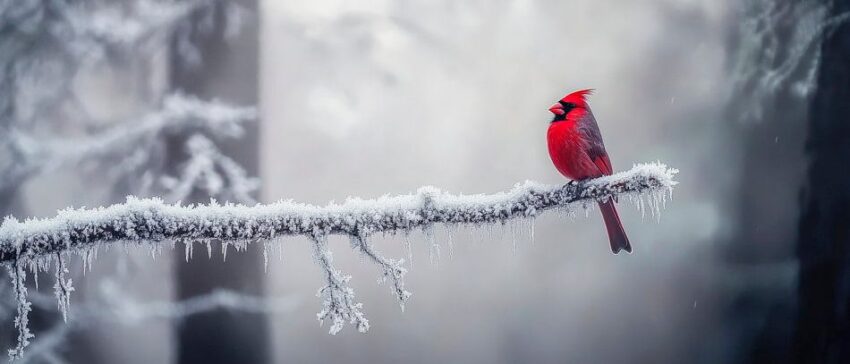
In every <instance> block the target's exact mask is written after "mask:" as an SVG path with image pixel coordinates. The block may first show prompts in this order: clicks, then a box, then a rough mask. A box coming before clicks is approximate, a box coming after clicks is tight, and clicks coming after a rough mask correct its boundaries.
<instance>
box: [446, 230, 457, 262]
mask: <svg viewBox="0 0 850 364" xmlns="http://www.w3.org/2000/svg"><path fill="white" fill-rule="evenodd" d="M446 235H447V237H446V242H447V244H448V246H449V259H450V260H452V259H454V258H455V242H454V238H453V236H452V235H454V234H453V233H452V228H451V227H449V226H447V227H446Z"/></svg>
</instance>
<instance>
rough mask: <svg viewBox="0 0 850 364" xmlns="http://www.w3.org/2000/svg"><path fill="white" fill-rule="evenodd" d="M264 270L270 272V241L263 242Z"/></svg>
mask: <svg viewBox="0 0 850 364" xmlns="http://www.w3.org/2000/svg"><path fill="white" fill-rule="evenodd" d="M263 271H264V272H266V274H268V273H269V242H267V241H264V242H263Z"/></svg>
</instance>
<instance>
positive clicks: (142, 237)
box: [0, 163, 678, 355]
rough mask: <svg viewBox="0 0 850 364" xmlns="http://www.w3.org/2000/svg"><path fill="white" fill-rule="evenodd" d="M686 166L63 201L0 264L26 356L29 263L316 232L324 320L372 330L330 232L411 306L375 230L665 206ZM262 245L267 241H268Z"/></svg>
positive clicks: (15, 230) (6, 231)
mask: <svg viewBox="0 0 850 364" xmlns="http://www.w3.org/2000/svg"><path fill="white" fill-rule="evenodd" d="M677 172H678V171H677V170H676V169H673V168H669V167H667V166H666V165H664V164H661V163H653V164H642V165H637V166H635V167H633V168H632V169H631V170H629V171H626V172H621V173H618V174H615V175H613V176H606V177H601V178H597V179H592V180H585V181H578V182H576V181H573V182H569V183H567V184H565V185H562V186H549V185H542V184H538V183H534V182H525V183H523V184H518V185H516V186H515V187H514V188H513V189H511V190H510V191H507V192H500V193H496V194H492V195H483V194H479V195H451V194H448V193H445V192H442V191H440V190H438V189H436V188H434V187H423V188H420V189H419V190H418V191H417V192H416V193H415V194H409V195H401V196H393V197H387V196H385V197H381V198H378V199H374V200H363V199H359V198H351V199H349V200H347V201H346V202H344V203H342V204H329V205H327V206H323V207H320V206H314V205H307V204H301V203H296V202H292V201H280V202H276V203H272V204H256V205H253V206H246V205H237V204H230V203H228V204H223V205H222V204H219V203H217V202H215V201H212V202H211V203H210V204H208V205H191V206H181V205H179V204H167V203H165V202H163V201H162V200H160V199H156V198H153V199H138V198H134V197H128V199H127V202H125V203H123V204H116V205H112V206H109V207H105V208H96V209H76V210H74V209H68V210H63V211H60V212H59V213H58V215H57V216H56V217H54V218H49V219H30V220H25V221H23V222H21V221H18V220H16V219H14V218H12V217H8V218H6V220H5V221H4V222H3V224H2V225H0V263H2V264H4V265H6V266H7V267H8V268H9V269H10V274H11V275H12V276H13V283H16V284H15V285H14V291H15V295H16V297H18V317H17V319H16V326H17V327H18V329H19V339H20V340H19V343H18V347H17V348H16V349H15V350H14V351H13V352H12V353H13V354H16V355H19V354H20V353H21V352H22V350H23V347H25V346H26V343H27V342H28V339H29V338H30V337H31V334H30V333H29V329H28V328H27V325H26V314H27V312H28V308H29V302H27V300H26V287H24V286H23V281H24V279H25V277H26V272H25V271H24V269H23V267H24V266H25V265H26V266H28V267H31V268H30V269H31V270H34V271H36V272H37V271H38V270H45V271H46V270H48V269H51V268H50V267H51V266H55V267H56V269H57V270H61V269H64V263H63V259H64V258H63V255H62V254H66V255H67V254H69V253H76V254H79V255H81V256H82V257H83V260H84V266H85V265H88V266H91V263H92V259H93V258H94V256H95V255H96V253H97V249H98V248H101V247H103V248H106V247H109V246H114V245H117V244H132V245H141V246H148V247H150V248H151V249H152V250H153V251H159V250H160V249H162V247H163V246H164V245H165V244H168V242H172V241H180V242H183V243H184V244H186V249H187V250H186V256H187V259H188V257H190V256H191V249H192V246H193V243H194V242H200V243H202V244H206V245H207V249H208V250H209V249H210V244H211V243H212V241H213V240H217V241H220V242H221V243H222V244H223V249H222V251H223V254H226V251H227V246H228V245H233V246H235V247H236V249H237V250H240V249H245V248H247V245H248V244H251V243H253V242H256V241H264V242H268V241H270V240H273V239H276V238H279V237H284V236H295V235H298V236H305V237H308V238H309V239H311V241H312V244H313V250H314V257H315V259H316V261H317V263H318V265H319V267H320V268H321V269H322V271H323V274H324V275H325V281H326V286H325V287H323V288H322V289H320V290H319V296H320V297H322V298H323V300H324V303H323V309H322V311H321V312H320V313H319V315H318V317H319V319H320V320H325V319H327V320H330V321H331V322H332V325H331V328H330V331H331V333H336V332H338V331H339V330H340V329H341V328H342V326H343V325H344V324H345V322H349V323H352V324H355V325H356V327H357V328H358V330H360V331H366V330H368V328H369V323H368V320H366V318H365V315H364V314H363V312H362V310H361V309H362V305H361V304H360V303H359V302H357V301H356V300H355V298H354V291H353V289H352V288H351V287H350V286H349V285H348V282H349V280H350V277H349V276H347V275H345V274H344V273H342V272H341V271H339V270H338V269H337V268H336V267H335V266H334V265H333V259H332V253H331V251H330V250H329V248H328V246H327V237H328V236H329V235H345V236H348V237H349V238H350V239H351V242H352V247H353V248H354V249H355V250H357V251H360V252H361V253H362V254H364V256H365V257H367V258H368V261H370V262H372V263H374V264H376V265H377V266H378V267H379V268H380V269H381V272H382V277H383V278H384V279H388V280H390V281H391V282H392V291H393V293H394V295H395V296H396V298H397V299H398V300H399V303H400V304H402V305H403V304H404V302H405V301H406V300H407V299H408V298H409V296H410V293H409V292H407V291H406V290H405V289H404V283H403V277H404V274H405V272H406V271H405V269H404V268H403V267H402V266H401V263H402V262H401V261H396V260H393V259H389V258H386V257H384V256H383V255H381V254H380V253H378V252H377V251H376V250H375V249H374V247H373V246H372V245H371V244H370V243H369V242H368V238H369V237H370V236H372V235H374V234H377V233H385V234H386V233H389V234H393V233H399V232H402V233H407V232H410V231H412V230H414V229H423V230H428V229H430V228H431V227H432V226H433V225H434V224H445V225H473V226H480V225H486V224H496V223H500V224H507V223H508V222H510V221H511V220H515V219H533V218H535V217H537V216H538V215H539V214H540V213H542V212H545V211H548V210H552V209H569V208H571V207H572V206H574V205H581V204H585V205H586V204H589V203H592V202H594V201H601V200H606V199H610V198H614V197H617V196H620V195H626V196H630V197H632V198H635V199H636V200H637V201H638V202H639V206H641V207H643V206H644V201H645V200H644V197H645V196H649V198H648V199H647V200H648V204H649V207H650V208H651V211H652V213H653V214H656V215H657V214H658V213H660V209H661V207H662V206H663V204H664V203H665V202H666V199H667V198H668V196H669V194H671V193H672V190H673V187H674V186H675V185H676V182H675V181H674V176H675V174H676V173H677ZM263 247H264V249H266V247H267V244H265V243H264V245H263ZM84 269H85V268H84ZM57 277H59V279H60V280H62V278H61V272H57ZM67 284H68V285H70V282H67ZM59 286H60V289H57V290H56V292H57V296H58V298H59V301H60V306H62V307H65V308H67V307H66V305H63V304H62V302H63V300H64V302H67V297H65V296H63V294H62V292H70V291H71V289H68V288H69V287H68V286H65V283H62V284H59ZM18 323H20V325H17V324H18Z"/></svg>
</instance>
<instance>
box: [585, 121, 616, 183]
mask: <svg viewBox="0 0 850 364" xmlns="http://www.w3.org/2000/svg"><path fill="white" fill-rule="evenodd" d="M579 130H580V131H581V133H582V137H583V138H584V140H585V142H586V149H585V152H586V153H587V156H588V157H590V160H592V161H593V164H595V165H596V167H597V168H599V171H600V172H602V174H603V175H606V176H610V175H611V174H613V173H614V168H612V167H611V160H610V159H609V158H608V152H606V151H605V143H603V142H602V133H600V132H599V125H597V124H596V119H595V118H594V117H593V114H592V113H587V114H586V116H585V117H584V119H583V120H581V122H580V124H579Z"/></svg>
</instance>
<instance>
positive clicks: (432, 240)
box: [424, 226, 440, 265]
mask: <svg viewBox="0 0 850 364" xmlns="http://www.w3.org/2000/svg"><path fill="white" fill-rule="evenodd" d="M424 232H425V238H426V239H427V240H428V246H430V249H428V255H429V256H428V258H429V259H430V260H431V264H432V265H434V264H437V263H438V262H439V261H440V244H439V243H437V239H436V237H435V236H434V227H433V226H428V227H426V228H425V229H424Z"/></svg>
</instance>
